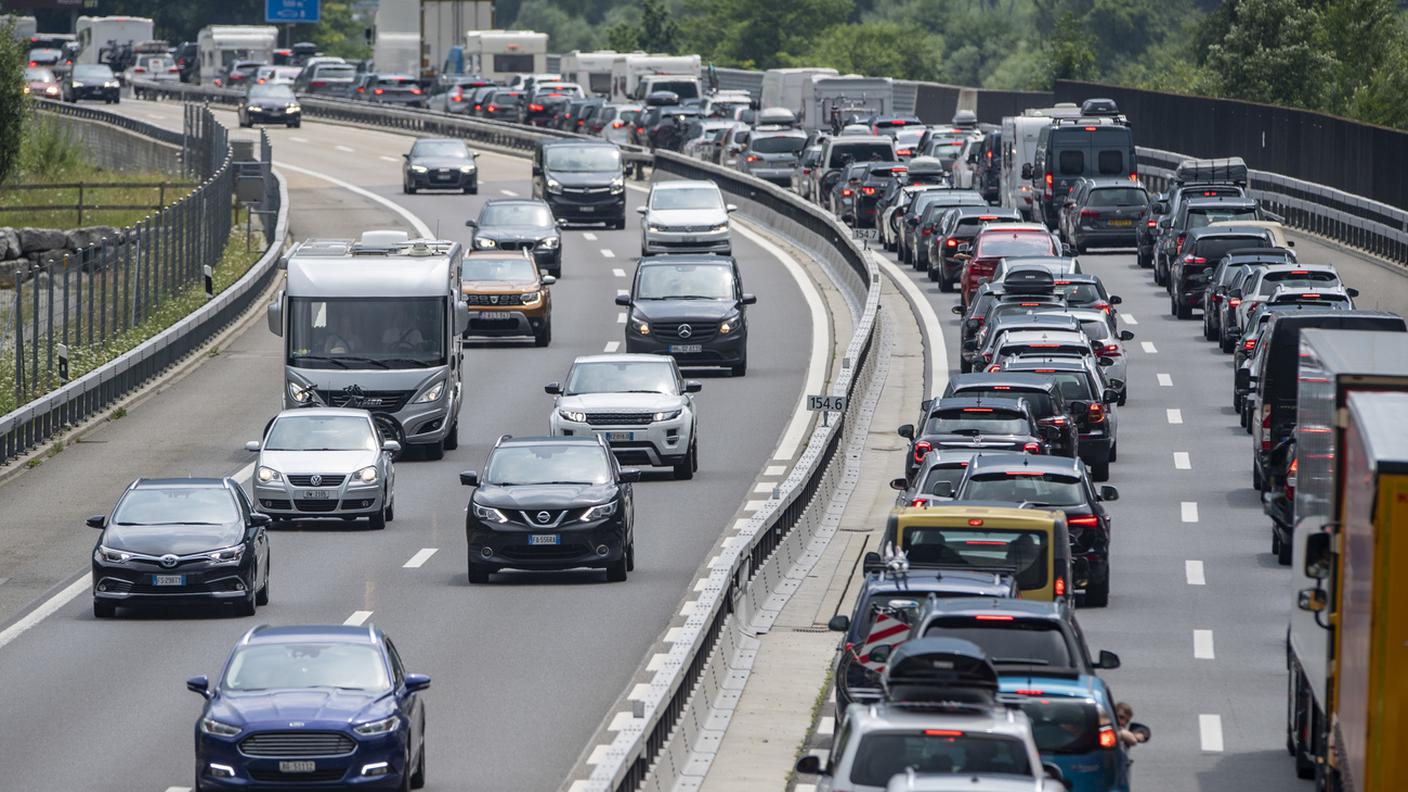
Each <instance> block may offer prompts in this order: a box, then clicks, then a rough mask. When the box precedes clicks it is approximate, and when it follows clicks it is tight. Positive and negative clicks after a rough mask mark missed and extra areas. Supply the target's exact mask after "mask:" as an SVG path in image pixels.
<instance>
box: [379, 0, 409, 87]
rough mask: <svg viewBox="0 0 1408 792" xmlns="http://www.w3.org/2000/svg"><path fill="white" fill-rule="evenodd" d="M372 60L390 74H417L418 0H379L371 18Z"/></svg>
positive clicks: (381, 69)
mask: <svg viewBox="0 0 1408 792" xmlns="http://www.w3.org/2000/svg"><path fill="white" fill-rule="evenodd" d="M372 32H373V33H374V34H375V36H376V39H375V41H374V42H373V44H372V63H374V64H376V70H377V71H379V72H384V73H391V74H419V73H420V0H381V2H380V3H378V4H377V7H376V16H375V17H374V18H373V21H372Z"/></svg>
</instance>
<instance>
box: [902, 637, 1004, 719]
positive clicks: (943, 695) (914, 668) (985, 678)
mask: <svg viewBox="0 0 1408 792" xmlns="http://www.w3.org/2000/svg"><path fill="white" fill-rule="evenodd" d="M880 685H881V687H882V688H883V689H884V691H885V698H886V699H887V700H889V701H891V702H895V703H916V704H922V703H935V704H936V703H948V702H951V703H955V704H978V705H982V704H988V703H991V702H992V701H993V700H994V697H995V696H996V695H997V669H996V668H994V667H993V664H992V662H991V661H990V660H988V656H987V653H986V652H984V651H983V650H982V649H981V648H979V647H978V645H977V644H975V643H973V642H971V641H963V640H959V639H957V638H915V639H912V640H909V641H906V642H904V643H903V644H900V646H899V647H898V648H896V649H895V650H894V653H893V654H891V655H890V658H889V663H888V665H886V666H885V671H884V673H883V674H881V676H880Z"/></svg>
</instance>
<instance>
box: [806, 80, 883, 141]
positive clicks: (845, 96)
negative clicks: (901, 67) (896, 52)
mask: <svg viewBox="0 0 1408 792" xmlns="http://www.w3.org/2000/svg"><path fill="white" fill-rule="evenodd" d="M894 105H895V86H894V81H893V80H891V79H890V78H889V77H862V76H860V75H858V74H847V75H843V76H831V75H827V74H810V75H807V85H806V87H805V88H804V91H803V94H802V108H801V112H800V113H798V114H797V119H798V121H800V122H801V125H802V127H803V128H805V129H829V128H831V127H832V126H833V121H837V122H839V123H841V124H844V123H845V120H846V118H847V117H848V116H851V115H853V114H859V115H864V116H868V115H871V114H874V113H889V112H892V111H893V109H894Z"/></svg>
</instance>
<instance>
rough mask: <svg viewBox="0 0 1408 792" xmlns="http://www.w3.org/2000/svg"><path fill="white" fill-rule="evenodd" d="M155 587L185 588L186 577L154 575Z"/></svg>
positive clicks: (153, 583)
mask: <svg viewBox="0 0 1408 792" xmlns="http://www.w3.org/2000/svg"><path fill="white" fill-rule="evenodd" d="M152 585H153V586H184V585H186V576H185V575H152Z"/></svg>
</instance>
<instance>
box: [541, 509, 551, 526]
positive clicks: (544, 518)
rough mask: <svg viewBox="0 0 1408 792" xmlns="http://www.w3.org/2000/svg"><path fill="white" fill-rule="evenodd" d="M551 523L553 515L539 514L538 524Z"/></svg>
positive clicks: (543, 512)
mask: <svg viewBox="0 0 1408 792" xmlns="http://www.w3.org/2000/svg"><path fill="white" fill-rule="evenodd" d="M551 521H552V515H551V514H549V513H547V512H545V511H540V512H538V522H540V523H546V522H551Z"/></svg>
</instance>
